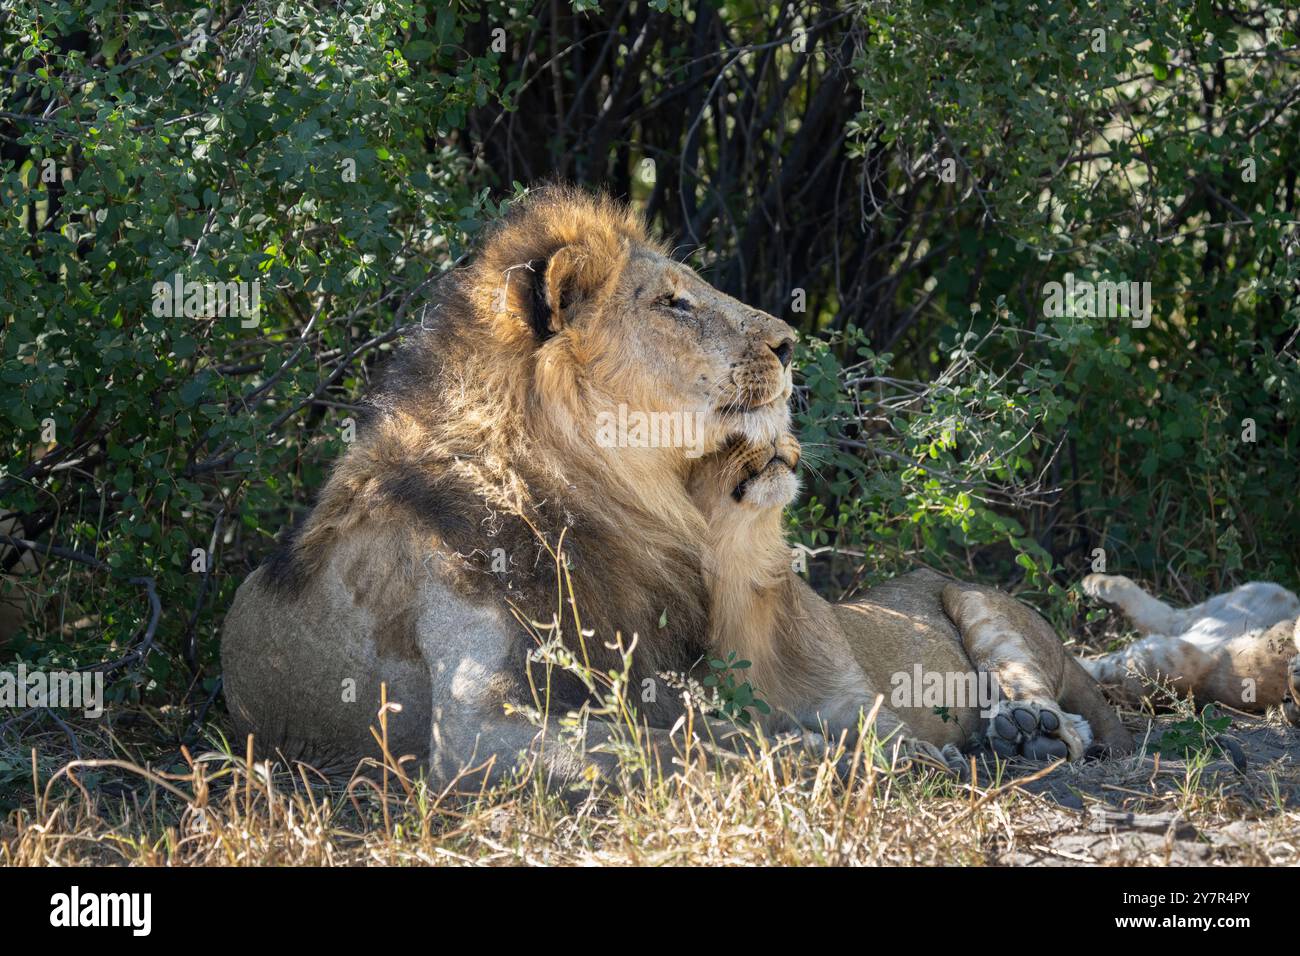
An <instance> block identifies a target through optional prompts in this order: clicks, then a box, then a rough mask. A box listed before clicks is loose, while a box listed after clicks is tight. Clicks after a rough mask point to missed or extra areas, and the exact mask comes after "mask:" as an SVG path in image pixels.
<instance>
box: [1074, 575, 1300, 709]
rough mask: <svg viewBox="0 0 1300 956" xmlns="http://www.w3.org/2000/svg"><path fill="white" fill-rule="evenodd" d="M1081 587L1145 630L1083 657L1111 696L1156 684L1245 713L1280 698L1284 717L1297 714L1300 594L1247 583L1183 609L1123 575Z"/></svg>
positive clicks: (1132, 695)
mask: <svg viewBox="0 0 1300 956" xmlns="http://www.w3.org/2000/svg"><path fill="white" fill-rule="evenodd" d="M1083 588H1084V590H1085V591H1086V592H1087V593H1088V594H1090V595H1091V596H1093V597H1095V598H1097V599H1098V600H1101V601H1104V602H1106V603H1107V604H1111V605H1114V606H1115V607H1118V608H1119V609H1120V610H1121V611H1122V612H1123V613H1124V614H1125V616H1127V617H1128V618H1129V620H1130V621H1131V622H1132V624H1133V626H1134V627H1136V628H1137V629H1138V630H1139V631H1141V632H1142V634H1143V635H1144V636H1143V637H1142V639H1141V640H1138V641H1136V642H1134V643H1133V644H1130V645H1129V646H1128V647H1125V648H1124V649H1122V650H1119V651H1115V652H1114V653H1111V654H1107V655H1105V656H1103V657H1099V658H1095V659H1093V660H1089V661H1085V662H1084V667H1085V668H1087V670H1088V672H1089V673H1090V674H1092V675H1093V676H1094V677H1095V678H1096V679H1097V680H1099V681H1100V682H1101V683H1102V684H1103V685H1105V686H1106V687H1107V688H1108V689H1110V691H1111V692H1112V693H1114V694H1115V695H1116V696H1120V697H1123V698H1126V699H1129V700H1131V701H1137V700H1139V699H1141V698H1142V697H1144V696H1148V695H1149V694H1150V692H1151V687H1150V685H1151V684H1152V683H1155V684H1163V685H1164V686H1166V687H1167V688H1168V689H1169V690H1171V691H1173V692H1174V693H1175V694H1177V695H1178V696H1186V695H1188V694H1190V695H1192V696H1193V697H1194V698H1195V699H1196V700H1197V701H1198V702H1200V703H1209V702H1212V701H1218V702H1220V703H1224V704H1227V705H1229V706H1231V707H1234V708H1236V709H1238V710H1244V711H1248V712H1250V711H1254V712H1262V711H1264V710H1266V709H1267V708H1268V707H1270V706H1274V705H1277V704H1283V703H1286V704H1289V705H1290V706H1289V707H1288V710H1287V716H1288V718H1290V719H1292V720H1293V721H1295V720H1297V718H1300V714H1297V713H1296V711H1295V706H1294V699H1295V696H1296V695H1295V691H1296V689H1297V688H1296V684H1297V683H1298V682H1300V654H1297V651H1300V616H1298V615H1300V598H1297V597H1296V595H1295V594H1293V593H1292V592H1290V591H1288V590H1287V589H1286V588H1284V587H1282V586H1281V585H1277V584H1272V583H1268V582H1264V581H1252V582H1250V583H1249V584H1243V585H1241V586H1240V587H1238V588H1235V589H1233V590H1232V591H1229V592H1227V593H1225V594H1217V595H1215V596H1214V597H1212V598H1210V599H1209V600H1208V601H1205V602H1203V603H1201V604H1197V605H1195V606H1194V607H1189V608H1174V607H1171V606H1169V605H1168V604H1166V603H1165V602H1164V601H1161V600H1159V599H1157V598H1155V597H1153V596H1151V595H1150V594H1148V593H1147V592H1146V591H1144V590H1142V588H1140V587H1139V586H1138V585H1137V584H1135V583H1134V582H1133V581H1131V580H1129V579H1128V578H1126V577H1124V576H1123V575H1117V574H1090V575H1088V577H1087V578H1085V579H1084V581H1083Z"/></svg>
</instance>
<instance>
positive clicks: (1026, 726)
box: [988, 701, 1070, 761]
mask: <svg viewBox="0 0 1300 956" xmlns="http://www.w3.org/2000/svg"><path fill="white" fill-rule="evenodd" d="M1061 728H1062V718H1061V715H1060V714H1058V713H1057V712H1056V711H1055V710H1051V709H1049V708H1048V707H1046V706H1043V705H1041V704H1037V703H1033V702H1029V701H1005V702H1004V703H1003V704H1002V705H1001V706H1000V707H999V709H998V712H997V713H996V714H994V715H993V719H992V720H990V721H989V727H988V744H989V747H990V748H991V749H992V750H993V752H994V753H995V754H997V755H998V756H1000V757H1006V758H1010V757H1024V758H1026V759H1028V760H1037V761H1047V760H1061V759H1068V757H1069V755H1070V748H1069V745H1068V744H1067V743H1066V741H1065V740H1064V739H1063V738H1062V733H1061Z"/></svg>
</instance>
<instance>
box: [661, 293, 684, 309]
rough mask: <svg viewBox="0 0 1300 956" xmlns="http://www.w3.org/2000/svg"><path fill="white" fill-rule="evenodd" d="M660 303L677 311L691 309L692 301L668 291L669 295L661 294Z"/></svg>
mask: <svg viewBox="0 0 1300 956" xmlns="http://www.w3.org/2000/svg"><path fill="white" fill-rule="evenodd" d="M659 304H660V305H662V306H663V307H664V308H666V309H673V310H674V311H677V312H689V311H691V303H690V301H689V300H687V299H683V298H681V297H680V296H676V295H673V294H672V293H671V292H670V293H668V294H667V295H664V296H660V297H659Z"/></svg>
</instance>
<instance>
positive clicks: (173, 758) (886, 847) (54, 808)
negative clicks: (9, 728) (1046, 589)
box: [0, 725, 1300, 866]
mask: <svg viewBox="0 0 1300 956" xmlns="http://www.w3.org/2000/svg"><path fill="white" fill-rule="evenodd" d="M69 729H70V728H50V729H46V730H44V731H42V732H41V733H40V734H38V735H33V736H31V737H29V739H28V740H27V741H26V742H25V746H27V747H28V748H29V749H28V751H27V757H28V759H29V760H31V761H32V777H31V780H30V781H29V783H30V784H31V787H30V791H29V792H28V793H27V794H24V795H22V796H21V797H20V806H19V808H18V809H17V810H16V811H13V812H11V813H10V814H9V816H8V819H7V820H6V821H5V822H4V823H3V824H0V864H2V865H19V866H32V865H47V864H63V865H79V864H132V865H146V866H162V865H167V866H195V865H201V866H213V865H215V866H227V865H229V866H247V865H258V866H270V865H277V866H284V865H328V866H337V865H381V866H402V865H437V864H452V865H456V864H467V865H493V864H498V865H499V864H507V865H590V864H599V865H643V866H660V865H718V864H722V865H780V866H787V865H810V864H811V865H845V864H902V865H930V864H974V865H979V864H998V863H1020V864H1024V863H1065V864H1068V863H1148V864H1150V863H1184V862H1186V863H1192V862H1195V863H1226V864H1238V863H1241V864H1291V863H1297V862H1300V813H1297V811H1296V810H1295V809H1293V808H1289V807H1288V806H1287V805H1286V804H1287V803H1288V802H1289V801H1288V800H1287V799H1285V798H1284V796H1283V795H1282V794H1283V791H1284V786H1283V785H1284V784H1286V783H1287V781H1285V780H1284V781H1280V782H1279V779H1278V777H1277V776H1276V772H1277V771H1276V768H1273V769H1272V770H1270V769H1269V768H1263V769H1262V770H1261V772H1260V773H1257V774H1256V777H1257V779H1255V780H1254V781H1253V782H1252V784H1251V786H1249V787H1247V788H1245V789H1244V790H1243V789H1242V787H1241V786H1240V785H1239V781H1237V782H1234V781H1233V780H1228V781H1227V782H1226V783H1225V782H1224V778H1223V776H1222V775H1221V774H1218V773H1216V772H1215V771H1214V768H1213V767H1211V766H1209V764H1208V763H1207V762H1206V761H1199V762H1198V761H1196V760H1192V761H1188V762H1186V763H1185V764H1183V765H1171V764H1169V763H1168V762H1166V763H1165V764H1163V765H1162V764H1161V763H1160V762H1159V761H1155V762H1153V761H1152V760H1151V759H1150V758H1136V757H1135V758H1126V759H1124V760H1117V761H1109V762H1107V763H1105V764H1101V765H1092V766H1087V765H1085V766H1078V767H1057V768H1055V769H1054V770H1052V771H1051V773H1047V772H1046V771H1044V770H1038V769H1034V768H1024V767H1021V768H1016V769H1014V770H1013V769H1012V768H994V769H993V772H992V774H991V775H990V774H988V773H981V774H980V778H979V779H978V780H977V781H976V782H975V783H974V784H968V783H962V782H960V781H957V780H955V779H953V778H951V777H948V776H946V775H939V774H934V773H932V772H928V771H917V770H912V771H908V772H904V771H903V770H902V769H901V768H898V767H895V768H892V769H890V768H885V767H882V766H878V765H877V764H875V763H873V762H872V761H868V760H863V759H861V757H862V755H861V753H859V754H858V759H857V761H856V769H855V772H854V775H853V778H852V779H851V780H850V781H849V782H848V783H847V784H846V783H845V782H843V781H841V780H840V779H839V778H838V777H837V775H836V773H835V771H834V768H833V766H832V765H831V764H830V763H829V762H826V761H823V762H820V763H819V762H815V761H813V760H811V759H810V758H808V757H806V756H805V755H803V754H801V753H797V752H795V751H793V750H791V749H789V748H783V747H780V746H777V747H775V748H774V747H771V746H763V747H761V748H760V749H759V750H758V752H756V753H755V754H753V755H752V757H751V758H749V759H744V760H740V761H733V762H731V763H729V764H728V765H727V766H726V767H725V768H722V769H721V770H716V768H715V769H710V770H706V771H701V770H699V769H695V770H693V771H692V772H690V773H688V774H685V775H680V774H678V775H672V774H669V775H657V776H655V777H654V779H653V782H651V783H648V784H642V785H633V786H630V787H629V788H628V789H627V791H626V792H623V793H621V794H608V793H607V794H605V795H604V796H603V797H602V798H600V799H587V800H584V801H582V802H580V803H577V804H576V805H570V804H567V803H566V802H564V801H563V800H561V799H558V798H557V797H556V796H554V795H548V794H547V793H545V792H544V791H543V789H542V788H541V787H540V785H539V784H538V783H537V782H536V781H534V780H532V779H531V778H528V777H523V778H521V779H520V780H519V781H518V782H517V783H516V784H515V785H514V786H511V787H503V788H501V789H499V790H496V791H493V792H490V793H484V794H481V795H479V796H478V797H476V798H473V799H465V798H463V797H452V796H450V795H448V794H445V793H438V792H435V791H433V790H431V789H430V788H429V787H427V786H425V785H424V783H423V782H421V781H420V780H419V779H412V778H411V777H410V776H409V775H407V774H405V773H402V772H400V771H399V770H398V767H397V764H396V762H395V761H385V762H384V763H383V764H374V765H371V766H370V767H368V768H365V769H366V773H364V774H358V775H355V776H354V777H353V778H352V780H351V781H327V780H325V779H324V778H322V777H320V776H319V775H317V774H315V773H314V772H312V771H310V770H308V769H307V768H305V767H296V768H293V769H292V770H289V769H286V768H283V767H278V768H268V767H267V766H266V765H265V764H257V763H254V762H253V761H251V760H249V759H248V757H247V755H240V754H237V753H232V752H231V751H230V749H229V748H228V747H226V746H225V744H224V742H223V741H222V739H221V737H220V727H219V725H212V726H211V727H210V728H209V738H210V742H211V745H212V746H211V747H210V748H206V749H204V750H203V751H202V752H199V753H196V754H195V755H191V754H190V752H189V751H188V750H185V749H181V750H179V751H173V752H172V754H171V755H166V754H159V753H158V751H157V747H156V745H154V759H152V760H150V761H145V760H144V759H143V757H142V753H143V752H144V750H146V749H148V748H147V747H146V746H145V745H142V744H133V743H131V742H130V741H128V740H125V739H124V738H123V737H122V736H120V735H119V734H117V733H114V732H113V731H111V730H98V731H87V730H84V729H83V728H80V727H78V728H76V735H75V737H72V736H69V735H68V733H67V731H68V730H69ZM91 734H95V736H94V737H93V738H92V737H91V736H90V735H91ZM73 739H79V740H80V741H81V743H80V749H81V750H82V751H83V753H86V754H87V755H89V753H90V752H92V751H93V752H94V753H97V754H99V755H100V756H99V757H98V759H85V760H80V761H77V760H68V759H67V757H68V754H67V753H66V751H67V748H68V746H69V741H70V740H73ZM14 755H15V751H14V750H12V749H6V751H5V752H4V753H3V754H0V757H2V758H3V759H5V760H12V759H13V757H14ZM630 759H631V758H630ZM1288 769H1289V768H1283V770H1288ZM999 771H1000V772H1001V773H1000V774H999ZM1017 774H1019V775H1018V776H1017ZM1270 774H1272V776H1271V777H1270ZM1270 781H1271V782H1270ZM1049 784H1050V786H1047V785H1049ZM1045 786H1047V792H1044V793H1033V792H1030V791H1032V790H1034V789H1036V788H1042V787H1045ZM1270 792H1272V793H1273V794H1275V796H1272V797H1271V796H1270ZM1061 794H1071V795H1072V800H1073V802H1076V803H1079V804H1081V805H1082V809H1070V808H1068V807H1064V806H1062V805H1061V804H1060V803H1058V802H1057V800H1058V799H1059V798H1060V796H1061ZM1053 795H1055V796H1053ZM1101 807H1109V808H1113V807H1121V808H1123V809H1126V810H1130V811H1134V812H1137V813H1142V814H1149V815H1152V814H1154V815H1156V816H1155V817H1148V818H1135V820H1134V821H1132V822H1130V823H1125V822H1123V821H1121V822H1119V823H1118V824H1117V823H1115V821H1114V820H1113V819H1112V820H1111V822H1110V823H1105V824H1104V825H1099V817H1098V809H1099V808H1101Z"/></svg>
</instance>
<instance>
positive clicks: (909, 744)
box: [887, 737, 970, 779]
mask: <svg viewBox="0 0 1300 956" xmlns="http://www.w3.org/2000/svg"><path fill="white" fill-rule="evenodd" d="M887 749H891V750H892V752H893V757H894V765H895V766H896V767H901V768H902V769H905V770H907V769H913V768H914V767H925V768H929V769H932V770H940V771H944V772H946V773H951V774H954V775H956V776H957V777H959V778H962V779H965V778H966V777H967V776H968V775H969V773H970V766H969V765H968V764H967V762H966V759H965V758H964V757H963V756H962V754H961V751H960V750H958V749H957V747H956V746H955V745H953V744H944V745H943V746H942V747H938V746H935V745H934V744H932V743H930V742H929V741H928V740H920V739H918V738H916V737H904V738H903V739H901V740H900V741H898V742H897V744H896V745H894V746H893V747H892V748H887Z"/></svg>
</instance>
